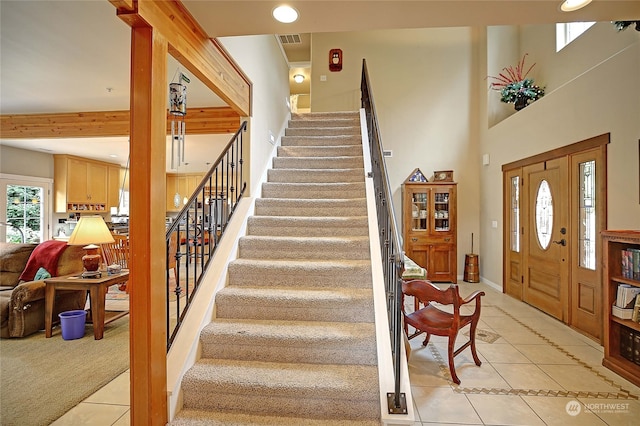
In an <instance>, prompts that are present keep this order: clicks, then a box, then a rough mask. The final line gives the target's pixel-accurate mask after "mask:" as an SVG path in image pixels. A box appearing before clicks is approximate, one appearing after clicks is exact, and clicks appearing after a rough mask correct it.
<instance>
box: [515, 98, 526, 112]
mask: <svg viewBox="0 0 640 426" xmlns="http://www.w3.org/2000/svg"><path fill="white" fill-rule="evenodd" d="M526 106H527V98H526V97H524V96H518V97H517V98H516V102H515V109H516V111H520V110H521V109H523V108H524V107H526Z"/></svg>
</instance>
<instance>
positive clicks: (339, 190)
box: [262, 182, 366, 199]
mask: <svg viewBox="0 0 640 426" xmlns="http://www.w3.org/2000/svg"><path fill="white" fill-rule="evenodd" d="M365 195H366V194H365V186H364V182H345V183H333V182H330V183H284V182H265V183H263V184H262V196H263V197H265V198H296V199H297V198H307V199H318V198H324V199H332V198H363V197H364V196H365Z"/></svg>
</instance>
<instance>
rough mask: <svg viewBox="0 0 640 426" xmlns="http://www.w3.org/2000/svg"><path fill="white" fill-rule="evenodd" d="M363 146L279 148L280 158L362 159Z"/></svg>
mask: <svg viewBox="0 0 640 426" xmlns="http://www.w3.org/2000/svg"><path fill="white" fill-rule="evenodd" d="M361 156H362V145H344V146H340V145H336V146H333V145H332V146H313V145H303V146H279V147H278V157H361Z"/></svg>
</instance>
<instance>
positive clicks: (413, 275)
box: [402, 255, 427, 280]
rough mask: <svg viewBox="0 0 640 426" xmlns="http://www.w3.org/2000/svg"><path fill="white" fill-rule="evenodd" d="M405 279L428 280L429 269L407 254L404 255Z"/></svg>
mask: <svg viewBox="0 0 640 426" xmlns="http://www.w3.org/2000/svg"><path fill="white" fill-rule="evenodd" d="M402 279H404V280H415V279H418V280H426V279H427V270H426V269H424V268H423V267H421V266H420V265H418V264H417V263H416V262H414V261H413V260H411V258H409V257H408V256H407V255H405V256H404V272H403V273H402Z"/></svg>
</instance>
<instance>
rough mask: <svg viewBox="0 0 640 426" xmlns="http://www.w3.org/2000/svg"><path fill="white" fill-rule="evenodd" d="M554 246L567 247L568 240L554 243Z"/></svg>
mask: <svg viewBox="0 0 640 426" xmlns="http://www.w3.org/2000/svg"><path fill="white" fill-rule="evenodd" d="M553 243H554V244H560V245H561V246H562V247H564V246H566V245H567V240H565V239H564V238H563V239H561V240H560V241H553Z"/></svg>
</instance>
